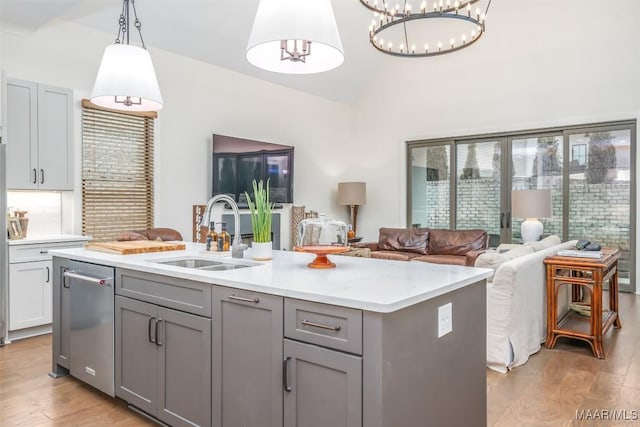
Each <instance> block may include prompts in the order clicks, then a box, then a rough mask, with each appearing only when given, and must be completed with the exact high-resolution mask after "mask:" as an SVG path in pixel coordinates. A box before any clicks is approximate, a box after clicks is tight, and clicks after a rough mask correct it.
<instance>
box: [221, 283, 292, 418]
mask: <svg viewBox="0 0 640 427" xmlns="http://www.w3.org/2000/svg"><path fill="white" fill-rule="evenodd" d="M212 313H213V319H214V325H213V404H212V407H213V426H215V427H233V426H243V427H282V365H283V362H282V360H283V359H282V322H283V302H282V297H278V296H274V295H266V294H261V293H257V292H250V291H243V290H238V289H231V288H224V287H218V286H215V287H213V306H212Z"/></svg>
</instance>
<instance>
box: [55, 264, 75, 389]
mask: <svg viewBox="0 0 640 427" xmlns="http://www.w3.org/2000/svg"><path fill="white" fill-rule="evenodd" d="M70 263H71V261H69V260H67V259H63V258H57V257H56V258H53V269H52V272H51V275H52V278H53V349H52V350H53V357H52V360H53V366H52V369H51V373H52V375H53V376H58V375H61V374H65V373H66V372H63V370H61V369H60V367H63V368H66V369H69V353H70V350H69V349H70V345H69V344H70V341H69V340H70V334H71V311H70V307H71V295H70V293H69V286H68V285H67V283H66V281H65V278H64V276H63V273H64V272H65V271H66V270H69V269H70Z"/></svg>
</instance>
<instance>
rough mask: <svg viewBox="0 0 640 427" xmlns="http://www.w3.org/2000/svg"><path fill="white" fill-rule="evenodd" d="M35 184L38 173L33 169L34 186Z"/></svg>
mask: <svg viewBox="0 0 640 427" xmlns="http://www.w3.org/2000/svg"><path fill="white" fill-rule="evenodd" d="M36 182H38V171H37V170H36V168H33V184H35V183H36Z"/></svg>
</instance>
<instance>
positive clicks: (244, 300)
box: [228, 294, 260, 304]
mask: <svg viewBox="0 0 640 427" xmlns="http://www.w3.org/2000/svg"><path fill="white" fill-rule="evenodd" d="M228 298H229V299H232V300H235V301H242V302H250V303H253V304H258V303H259V302H260V298H257V297H256V298H244V297H237V296H235V295H234V294H231V295H229V297H228Z"/></svg>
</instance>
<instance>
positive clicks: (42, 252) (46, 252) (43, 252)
mask: <svg viewBox="0 0 640 427" xmlns="http://www.w3.org/2000/svg"><path fill="white" fill-rule="evenodd" d="M40 253H41V254H48V253H49V251H40Z"/></svg>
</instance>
